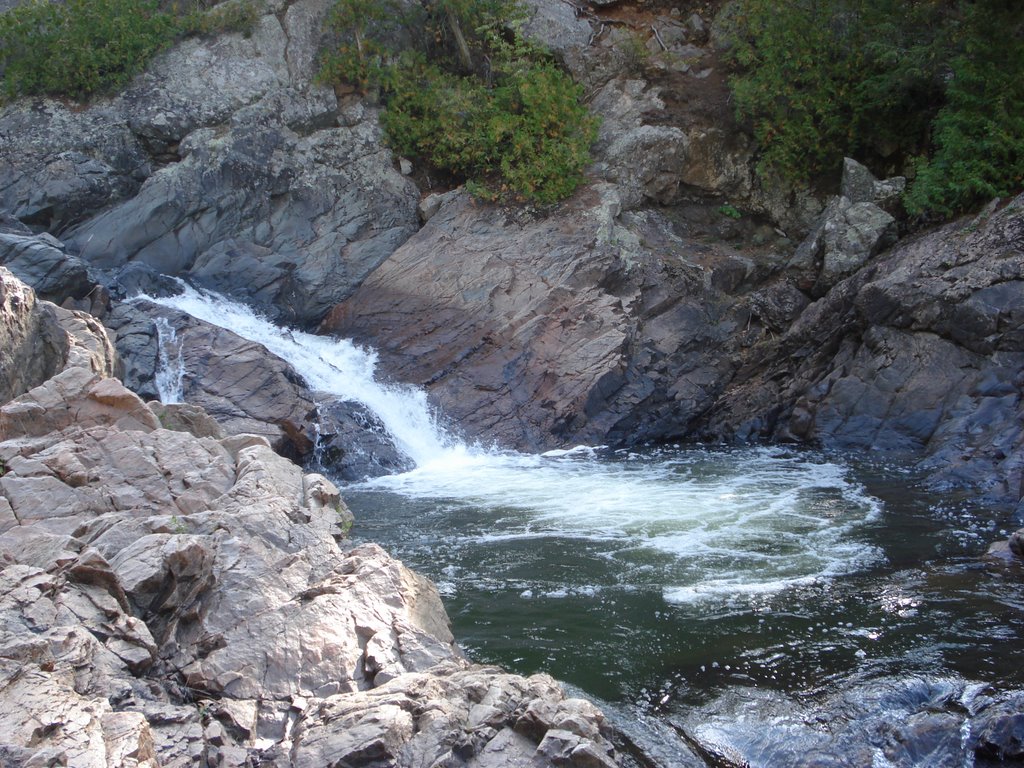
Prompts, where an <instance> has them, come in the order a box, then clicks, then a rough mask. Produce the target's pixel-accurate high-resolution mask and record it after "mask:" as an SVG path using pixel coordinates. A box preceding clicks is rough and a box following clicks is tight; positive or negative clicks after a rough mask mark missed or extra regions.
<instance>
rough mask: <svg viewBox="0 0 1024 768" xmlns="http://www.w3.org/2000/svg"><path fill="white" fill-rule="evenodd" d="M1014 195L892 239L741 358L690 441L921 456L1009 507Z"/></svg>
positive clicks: (1017, 213) (1016, 240)
mask: <svg viewBox="0 0 1024 768" xmlns="http://www.w3.org/2000/svg"><path fill="white" fill-rule="evenodd" d="M1022 311H1024V197H1018V198H1017V199H1016V200H1013V201H1011V202H1010V203H1008V204H1007V205H1005V206H1004V207H1003V208H1002V209H1001V210H999V211H997V212H995V213H992V214H991V215H990V216H985V215H983V216H981V217H979V218H977V219H975V220H973V221H972V220H964V221H959V222H954V223H952V224H948V225H946V226H945V227H942V228H941V229H938V230H936V231H933V232H929V233H926V234H922V235H918V236H916V237H913V238H910V239H908V240H906V241H904V242H901V243H899V244H898V245H897V246H896V247H895V248H893V249H892V250H890V251H888V252H887V253H884V254H882V255H880V256H878V257H876V258H875V259H873V260H872V261H870V262H868V264H866V265H865V266H864V267H863V268H861V269H860V270H858V271H857V272H856V273H855V274H854V275H853V276H851V277H849V278H846V279H845V280H842V281H840V282H839V283H838V284H837V285H836V286H835V287H834V288H832V289H831V290H830V291H829V292H828V293H827V294H826V295H825V296H823V297H822V298H821V299H819V300H818V301H815V302H814V303H813V304H811V305H810V306H809V307H808V308H807V309H806V310H805V311H803V312H802V313H801V314H800V316H799V317H798V318H797V319H796V320H795V322H794V323H793V324H792V325H791V326H790V327H789V328H788V330H787V331H786V332H785V333H784V334H783V335H782V336H780V337H778V338H776V339H765V340H764V342H763V343H762V344H760V345H759V347H757V348H755V349H754V350H752V352H751V354H750V355H749V356H748V358H747V361H746V364H745V366H744V368H743V369H742V371H741V372H740V373H739V374H738V375H737V377H736V379H735V380H734V381H733V382H732V383H731V384H730V387H729V389H728V391H727V392H726V393H725V394H724V395H723V397H721V398H720V399H719V400H718V402H717V403H716V404H715V406H714V408H712V409H711V410H710V411H709V412H708V414H707V416H706V417H704V426H703V427H702V429H701V432H702V433H703V434H705V435H708V436H716V437H737V436H738V437H741V438H744V439H746V438H752V437H758V436H762V437H771V438H775V439H779V438H782V439H796V440H812V441H821V442H824V443H826V444H828V445H833V446H840V447H846V448H871V449H883V450H885V449H890V450H906V451H910V452H916V453H918V454H923V455H924V457H925V458H924V459H923V462H922V464H923V467H924V468H926V469H927V470H928V471H929V473H930V474H931V477H932V479H933V480H934V481H937V482H939V483H941V484H943V485H944V486H956V485H962V484H967V485H969V486H974V487H980V488H981V489H983V490H985V491H987V492H989V493H990V494H992V495H993V496H995V497H998V498H1001V499H1002V500H1004V501H1010V502H1013V503H1014V504H1016V503H1017V501H1018V500H1019V499H1020V496H1021V477H1022V471H1024V432H1022V426H1021V424H1022V422H1021V416H1022V413H1024V411H1022V409H1024V401H1022V391H1024V378H1022V377H1021V371H1022V370H1024V337H1022V335H1021V327H1022V323H1024V315H1022Z"/></svg>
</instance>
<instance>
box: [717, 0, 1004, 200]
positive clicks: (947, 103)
mask: <svg viewBox="0 0 1024 768" xmlns="http://www.w3.org/2000/svg"><path fill="white" fill-rule="evenodd" d="M730 25H731V29H730V42H731V49H730V54H729V55H730V59H731V63H732V65H733V67H734V71H735V74H734V76H733V77H732V79H731V86H732V89H733V95H734V98H735V102H736V105H737V113H738V115H739V117H740V118H741V119H749V120H751V121H752V123H753V129H754V134H755V136H756V138H757V139H758V142H759V144H760V147H761V153H762V154H761V158H760V164H759V171H760V172H761V173H763V174H767V173H772V174H778V175H779V176H781V177H782V178H783V179H786V180H788V181H791V182H794V181H807V180H809V179H811V178H812V177H814V176H815V175H817V174H821V173H826V174H833V173H835V172H836V171H838V169H839V168H840V165H841V162H842V158H843V157H844V156H846V155H850V156H855V157H860V158H861V159H863V160H867V161H869V162H870V160H871V159H872V158H880V157H884V158H887V163H890V164H891V163H893V162H901V159H902V160H906V159H907V158H911V157H917V158H918V159H917V160H916V162H915V163H913V165H912V166H910V165H908V168H909V169H910V170H913V169H914V168H916V170H917V175H916V178H915V179H914V180H913V182H912V184H911V186H910V189H909V191H908V194H907V197H906V202H907V206H908V209H909V210H911V211H912V212H918V213H920V212H925V211H931V212H933V213H940V214H943V215H949V214H951V213H954V212H956V211H959V210H963V209H965V208H967V207H969V206H970V205H972V204H974V203H976V202H977V201H979V200H981V199H985V198H989V197H991V196H993V195H996V194H1007V193H1009V191H1010V190H1012V189H1017V188H1020V186H1021V179H1022V175H1024V174H1022V163H1024V160H1022V147H1024V90H1022V89H1024V79H1022V78H1021V72H1022V71H1024V67H1022V64H1024V53H1022V47H1024V41H1022V31H1024V6H1022V5H1021V4H1019V3H1016V2H1013V1H1012V0H782V1H778V0H738V1H737V3H736V7H735V11H734V13H733V15H732V18H731V20H730Z"/></svg>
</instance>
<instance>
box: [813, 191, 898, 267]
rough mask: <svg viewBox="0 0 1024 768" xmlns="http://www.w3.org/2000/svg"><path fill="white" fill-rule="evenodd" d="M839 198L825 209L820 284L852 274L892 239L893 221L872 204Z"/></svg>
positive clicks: (894, 223)
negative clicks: (834, 204)
mask: <svg viewBox="0 0 1024 768" xmlns="http://www.w3.org/2000/svg"><path fill="white" fill-rule="evenodd" d="M845 201H846V199H845V198H839V201H838V203H837V204H836V206H835V207H833V206H830V207H829V209H828V210H826V212H825V230H824V233H823V241H824V242H823V249H822V250H823V252H822V267H821V273H820V275H819V277H818V279H819V281H820V282H821V283H822V285H824V286H832V285H835V284H836V282H838V281H839V280H840V279H842V278H844V277H846V276H848V275H851V274H853V273H854V272H855V271H856V270H857V269H859V268H860V267H861V266H863V265H864V263H865V262H867V260H868V259H870V258H871V257H872V256H874V255H876V254H877V253H878V252H880V251H881V250H882V249H884V248H886V247H888V246H890V245H892V244H893V243H894V242H896V234H897V232H896V220H895V219H894V218H893V217H892V216H890V215H889V214H888V213H886V212H885V211H883V210H882V209H881V208H879V207H878V206H877V205H875V204H874V203H852V204H847V203H846V202H845Z"/></svg>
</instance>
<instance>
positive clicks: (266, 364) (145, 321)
mask: <svg viewBox="0 0 1024 768" xmlns="http://www.w3.org/2000/svg"><path fill="white" fill-rule="evenodd" d="M161 318H162V319H163V320H164V321H166V322H167V323H168V328H171V329H173V330H174V333H175V341H174V342H173V344H172V345H170V347H168V348H167V349H163V350H161V348H160V343H159V339H158V331H157V325H156V323H157V321H158V320H160V319H161ZM106 323H107V325H108V326H109V327H111V328H112V329H114V331H115V332H116V342H115V343H116V344H117V347H118V349H119V350H120V353H121V356H122V358H123V359H124V360H125V361H126V364H125V381H126V382H127V383H128V385H129V386H130V387H131V388H132V389H133V390H135V391H136V392H140V393H142V394H143V395H144V396H146V397H148V398H151V399H155V398H157V397H158V395H159V392H158V391H157V388H156V382H155V376H156V371H157V368H158V366H159V365H164V364H167V363H168V360H167V357H168V356H173V357H174V358H175V359H174V361H172V362H173V364H175V365H176V364H177V363H178V360H179V357H180V364H181V366H182V370H183V373H182V387H183V391H182V396H183V399H184V400H185V401H186V402H188V403H189V404H191V405H194V406H198V407H199V408H201V409H203V411H205V412H206V413H207V414H209V415H210V416H212V417H213V419H214V420H215V421H216V422H217V424H219V425H220V427H221V428H222V429H223V430H224V431H225V432H226V433H228V434H240V433H247V432H248V433H254V434H259V435H263V436H265V437H266V438H267V439H268V440H269V441H270V443H271V445H273V446H274V447H275V449H276V450H279V451H281V452H283V453H285V454H287V455H289V456H294V457H302V456H305V455H306V454H308V453H309V452H310V451H311V450H312V448H313V440H312V437H311V435H310V434H309V432H310V431H311V430H310V424H311V421H312V416H313V415H314V409H315V404H314V399H313V393H312V392H311V391H310V390H309V389H308V388H307V387H306V386H305V384H304V382H303V381H302V379H301V377H300V376H299V375H298V373H296V372H295V371H294V370H293V369H292V368H291V366H289V365H288V364H287V363H285V362H284V361H282V360H280V359H278V358H277V357H274V356H273V355H271V354H270V353H269V352H268V351H267V350H266V349H265V348H264V347H263V346H261V345H259V344H255V343H253V342H250V341H246V340H245V339H242V338H241V337H239V336H237V335H235V334H234V333H232V332H230V331H226V330H224V329H222V328H218V327H216V326H213V325H210V324H208V323H204V322H202V321H201V320H196V319H195V318H193V317H191V316H189V315H186V314H185V313H183V312H177V311H174V310H170V309H166V308H163V307H159V306H157V305H153V304H149V303H146V302H142V301H140V302H135V303H130V304H128V303H122V304H120V305H118V306H117V307H115V308H114V309H113V310H112V311H111V313H110V315H109V316H108V317H107V319H106ZM161 356H163V357H161Z"/></svg>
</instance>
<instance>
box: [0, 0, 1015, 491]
mask: <svg viewBox="0 0 1024 768" xmlns="http://www.w3.org/2000/svg"><path fill="white" fill-rule="evenodd" d="M327 7H328V3H327V1H326V0H298V1H297V2H287V3H286V2H283V1H280V2H277V3H271V4H269V6H268V8H267V10H268V11H270V12H268V13H267V14H266V15H264V16H263V17H261V19H260V21H259V23H258V24H257V26H256V28H255V30H254V31H253V33H252V34H251V35H250V36H249V37H244V36H242V35H238V34H228V35H222V36H220V37H217V38H212V39H210V38H205V39H198V38H197V39H191V40H187V41H185V42H183V43H181V44H179V45H178V46H176V47H175V48H174V49H172V50H171V51H169V52H167V53H165V54H163V55H161V56H160V57H158V58H157V60H156V61H155V62H154V63H153V65H152V66H151V67H150V68H149V70H148V71H147V72H146V73H145V74H143V75H141V76H140V77H138V78H136V80H135V81H134V82H133V83H132V84H131V86H130V87H129V88H127V89H126V90H125V91H124V92H123V93H121V94H119V95H117V96H114V97H109V98H101V99H96V100H95V101H94V102H93V103H91V104H90V105H88V106H86V107H85V108H83V109H70V108H69V107H68V106H67V105H66V104H63V103H61V102H59V101H56V100H33V101H21V102H16V103H14V104H11V105H9V106H7V107H6V108H4V109H3V110H2V111H0V150H2V151H0V179H3V181H2V183H0V208H2V209H3V210H4V218H3V219H0V230H2V231H0V262H2V263H6V264H8V266H9V267H10V268H11V269H12V270H14V271H15V272H16V273H17V274H19V275H20V276H21V277H22V278H23V279H25V280H26V281H27V282H29V283H30V284H31V285H33V286H34V287H36V289H37V290H38V291H40V293H41V295H43V296H44V297H47V298H51V299H54V300H56V301H58V302H65V301H69V300H71V301H73V302H74V306H76V307H78V308H80V309H85V310H88V311H91V312H93V313H94V314H95V315H97V316H98V317H100V318H101V319H103V320H104V321H105V322H106V323H107V324H108V325H109V327H111V328H112V329H114V330H115V331H116V333H115V343H116V344H117V347H118V350H119V352H120V353H121V356H122V359H123V360H124V365H125V381H126V383H127V384H128V386H129V387H130V388H132V389H133V390H135V391H136V392H139V393H142V394H144V395H146V396H153V395H155V389H154V386H155V385H154V380H153V377H154V373H155V368H156V363H157V360H158V338H157V336H158V334H157V331H156V326H155V324H154V322H155V321H157V319H158V318H160V317H163V318H164V319H163V320H162V321H159V322H169V323H171V326H169V327H173V329H174V331H175V332H176V333H177V334H179V335H180V336H181V337H182V338H183V339H185V343H184V345H183V348H184V349H185V350H186V355H187V356H188V357H189V359H188V360H187V361H186V369H187V370H188V375H187V377H186V379H185V382H184V385H185V387H186V390H187V397H188V399H189V401H190V402H197V403H198V404H200V405H202V406H204V407H205V408H207V410H209V411H210V412H211V413H212V414H213V415H214V416H216V417H217V418H218V419H220V420H222V421H224V420H227V421H228V422H233V424H232V425H230V426H231V428H233V429H244V430H245V431H250V432H257V433H260V434H263V435H265V436H266V437H267V438H268V439H269V440H270V441H271V443H272V445H273V446H274V447H275V448H276V449H277V450H279V451H280V452H282V453H284V454H285V455H288V456H291V457H293V458H297V459H302V458H303V457H306V456H308V454H309V452H310V450H311V449H312V446H313V442H314V436H315V434H316V432H317V430H319V432H320V433H321V434H333V433H335V431H336V429H341V427H338V426H337V424H334V425H328V426H326V427H325V426H324V425H318V424H317V421H318V419H319V416H318V412H317V409H316V408H314V407H313V402H314V400H315V397H314V395H313V393H310V392H308V391H305V390H304V388H303V385H302V384H301V382H299V381H298V380H297V379H296V378H295V377H294V376H293V375H290V374H289V372H288V371H287V370H285V369H283V368H281V367H280V366H279V365H278V364H276V363H274V362H269V361H267V360H266V358H264V357H263V356H262V353H261V352H260V351H259V349H258V348H253V347H248V346H245V345H244V344H243V345H241V346H239V342H238V341H237V339H233V338H231V337H228V336H225V335H224V334H222V333H221V332H219V331H217V330H216V329H211V328H209V327H207V326H204V325H203V324H197V323H195V322H194V321H190V320H188V319H186V318H185V317H184V316H180V315H178V316H173V317H172V316H171V315H169V314H168V313H167V312H166V311H160V310H156V309H154V308H153V307H152V306H149V305H146V304H144V303H136V304H130V305H127V304H123V303H118V302H117V301H115V302H114V304H113V305H111V304H110V296H111V295H113V297H114V298H115V299H117V298H118V297H120V296H124V295H129V294H131V293H133V292H137V291H139V290H142V291H146V292H151V293H153V292H155V293H159V292H162V291H167V290H174V288H173V285H170V284H169V283H168V282H167V280H166V278H163V277H161V276H160V275H164V274H166V275H175V276H187V277H188V278H189V279H190V280H192V281H195V282H197V283H199V284H201V285H205V286H208V287H211V288H215V289H217V290H220V291H223V292H226V293H228V294H229V295H232V296H233V297H235V298H240V299H242V300H245V301H247V302H249V303H252V304H254V305H255V306H257V307H259V308H260V309H261V310H263V311H264V312H267V313H269V314H270V315H271V316H273V317H274V318H275V319H278V320H282V321H285V322H288V323H291V324H295V325H299V326H302V327H306V328H310V327H317V326H318V327H319V328H320V329H321V330H323V331H325V332H338V333H343V334H347V335H350V336H352V337H354V338H355V339H356V340H358V341H362V342H365V343H368V344H371V345H373V346H374V347H376V348H378V349H379V350H380V351H381V363H382V367H383V368H384V370H385V372H386V373H388V374H390V375H391V376H393V377H395V378H397V379H400V380H404V381H409V382H411V383H415V384H419V385H422V386H424V387H426V388H427V390H428V391H429V392H430V394H431V396H432V397H433V398H434V400H435V402H436V403H437V404H438V405H439V406H440V407H441V408H442V409H443V410H444V411H445V412H446V413H447V414H448V415H449V416H450V417H451V419H452V420H453V422H454V423H455V424H456V425H457V426H458V428H459V429H460V430H461V431H463V432H464V433H465V434H466V435H467V436H469V437H473V438H482V439H484V440H487V441H497V442H499V443H501V444H503V445H506V446H508V447H515V448H522V449H528V450H538V449H546V448H552V447H562V446H567V445H572V444H574V443H589V444H601V443H603V444H613V445H638V444H643V443H647V442H662V441H669V440H678V439H692V438H695V437H696V438H700V439H705V440H708V439H710V440H726V441H749V440H771V441H778V440H783V441H795V442H800V443H807V444H812V445H824V446H826V447H837V448H843V449H849V448H856V449H866V450H872V451H876V450H882V451H899V452H909V453H911V454H915V455H917V456H918V457H919V459H918V460H919V462H920V465H921V467H922V468H924V469H925V470H927V471H928V472H929V473H930V475H931V482H932V483H933V484H934V485H935V486H936V487H938V488H951V487H963V488H968V489H972V490H973V491H981V492H983V493H985V494H986V495H987V496H989V497H990V498H992V499H993V500H994V501H998V502H1000V503H1006V504H1017V503H1018V502H1019V500H1020V493H1021V467H1022V464H1024V454H1022V448H1021V445H1022V440H1021V432H1020V423H1019V421H1020V413H1021V410H1020V409H1021V386H1022V383H1021V381H1020V380H1019V376H1018V375H1017V372H1018V371H1019V370H1020V368H1021V363H1022V360H1024V350H1022V347H1021V340H1020V338H1019V336H1020V332H1019V326H1020V318H1019V317H1018V315H1019V306H1020V304H1021V285H1024V280H1022V270H1024V266H1022V262H1024V256H1022V247H1021V239H1020V227H1021V221H1022V218H1024V214H1022V212H1021V205H1022V201H1021V200H1017V201H1011V202H1008V203H1007V202H1005V201H1004V202H1003V203H1001V204H997V205H995V206H994V207H993V208H991V209H990V210H988V211H986V212H985V213H984V214H982V215H980V216H979V217H977V219H969V220H965V221H962V222H958V223H954V224H951V225H948V226H946V227H945V228H942V229H940V230H937V231H934V232H931V233H926V234H923V235H918V236H915V237H914V238H913V239H910V240H907V241H903V242H899V243H896V244H895V245H894V244H893V243H894V240H895V239H896V236H897V234H898V229H899V221H898V219H897V218H896V217H894V216H893V215H892V214H897V216H898V214H899V211H898V200H897V197H896V196H897V195H898V192H899V190H900V183H901V180H899V179H895V180H889V181H877V180H874V179H873V178H872V177H871V176H870V174H869V173H868V172H867V171H866V169H864V168H862V167H860V166H858V165H857V164H856V163H853V162H852V161H849V162H848V163H847V168H846V173H845V176H844V180H843V184H842V188H841V189H839V190H837V191H839V192H840V193H841V194H840V195H839V196H836V197H834V198H833V199H832V200H831V202H828V201H827V200H826V199H824V198H816V197H814V196H812V195H810V194H809V193H808V192H807V191H806V190H804V191H800V192H798V191H795V190H792V189H787V188H783V187H781V186H778V185H776V186H775V187H766V186H765V182H764V181H762V180H759V179H758V177H757V176H756V174H754V172H753V167H754V162H755V160H756V148H755V147H753V146H752V145H751V143H750V141H749V140H747V139H745V138H744V134H743V131H742V130H741V129H740V127H739V126H736V125H735V124H734V123H733V122H732V117H731V114H730V111H729V109H728V108H727V103H726V102H727V90H726V84H725V79H724V76H723V71H722V67H721V64H720V62H719V58H718V49H717V48H716V45H717V44H718V42H719V39H718V37H717V32H716V29H717V28H716V26H715V24H714V20H713V19H712V18H711V17H702V16H701V15H700V14H692V15H689V16H686V15H684V14H679V13H676V14H668V13H664V14H660V13H659V12H658V11H657V10H652V9H648V8H645V7H642V6H635V7H634V6H629V7H623V8H620V9H618V10H617V11H614V12H612V11H608V10H602V9H600V8H597V9H595V10H586V11H585V12H583V11H578V10H577V11H575V12H574V11H573V9H572V8H570V7H569V6H568V5H566V4H565V3H553V2H546V1H540V0H538V1H537V2H534V3H533V4H531V6H530V7H531V13H532V20H531V21H530V23H529V24H528V25H527V31H528V32H530V33H531V34H533V35H534V36H535V37H536V38H537V39H539V40H541V41H542V42H544V43H545V44H547V45H549V46H550V48H551V50H552V51H553V52H554V53H555V54H556V55H557V56H558V57H559V58H560V59H561V60H562V61H564V62H565V64H566V66H567V67H569V69H570V70H571V71H572V72H573V73H574V74H575V75H576V77H577V78H578V79H580V80H581V81H582V82H584V83H585V84H586V85H587V88H588V90H589V95H590V105H591V108H592V110H593V111H595V112H596V113H597V114H598V115H599V116H600V117H601V118H602V124H601V132H600V135H599V137H598V140H597V143H596V145H595V162H594V165H593V166H592V168H591V169H590V176H591V181H590V183H589V184H588V185H586V186H585V187H584V188H583V189H582V190H581V191H580V192H579V193H578V194H577V195H575V196H574V197H573V198H572V199H570V200H568V201H566V202H565V203H563V204H560V205H558V206H554V207H552V208H548V209H544V210H534V209H529V208H523V207H509V208H506V207H501V206H494V205H490V204H483V203H481V202H479V201H474V200H472V199H470V198H469V196H468V195H466V194H464V193H462V192H460V191H458V190H455V191H450V192H446V193H443V194H430V193H424V194H423V195H422V200H421V199H420V197H421V192H420V190H417V188H416V185H415V184H413V182H412V181H411V177H409V176H404V175H403V174H402V173H401V169H402V168H404V169H405V170H406V171H408V169H409V166H408V163H405V165H403V164H402V163H399V162H398V158H395V157H393V156H392V155H391V153H390V152H389V151H388V150H387V149H386V147H384V146H383V144H382V141H381V131H380V127H379V125H378V122H377V115H378V109H377V108H376V107H375V106H373V104H372V103H371V102H370V101H369V100H368V99H363V98H360V97H359V96H358V95H357V94H352V93H347V94H344V93H341V94H336V93H335V92H334V91H332V90H330V89H328V88H325V87H322V86H320V85H317V84H315V82H314V81H313V79H312V74H313V72H314V70H315V60H316V55H317V48H318V45H319V43H320V38H319V32H318V31H317V30H318V28H319V27H318V25H319V23H320V20H321V19H322V17H323V14H324V13H325V12H326V9H327ZM609 14H610V15H609ZM651 29H654V30H655V31H656V32H657V35H655V34H654V33H652V32H651V31H650V30H651ZM647 38H649V39H647ZM638 40H639V41H641V42H643V41H644V40H646V50H648V54H649V55H648V56H646V57H642V61H640V62H638V61H636V60H634V59H635V58H636V57H633V59H631V58H630V56H629V52H630V50H631V48H630V46H631V45H632V46H633V48H635V47H636V46H635V43H636V42H637V41H638ZM634 53H635V51H634ZM684 96H685V98H683V97H684ZM417 178H418V179H419V181H420V182H421V183H427V182H428V181H429V180H428V179H426V178H425V177H422V175H420V176H417ZM726 201H728V203H727V204H723V203H725V202H726ZM423 222H426V223H425V224H424V223H423ZM800 243H802V244H800ZM798 245H799V247H798ZM96 282H101V283H103V284H104V285H105V286H106V288H103V289H97V288H95V287H94V285H95V283H96ZM199 348H203V349H206V348H210V349H215V350H217V351H218V352H222V353H224V354H202V353H200V352H197V351H195V350H197V349H199ZM225 361H226V362H225ZM252 377H257V378H258V380H259V382H261V383H260V384H259V385H258V386H257V384H256V383H253V382H254V381H255V380H254V379H253V378H252ZM243 381H245V382H246V383H245V384H244V385H240V382H243ZM269 392H272V393H273V394H272V395H266V394H260V393H269ZM357 422H358V419H356V423H353V420H352V419H342V420H341V423H342V426H343V427H344V429H345V430H346V434H348V435H350V436H351V435H354V434H356V435H357V434H358V433H359V431H360V430H359V427H358V423H357ZM355 439H357V440H358V439H361V438H358V437H356V438H355ZM370 454H373V455H375V456H377V458H375V459H374V460H373V461H370V462H369V463H366V464H364V465H360V464H358V463H356V464H354V465H351V466H346V467H345V468H344V469H343V470H341V471H342V473H343V474H346V476H359V475H360V473H366V472H380V471H386V469H387V468H388V467H391V466H397V465H398V464H399V463H400V462H396V460H395V458H394V456H393V455H388V449H387V448H386V447H385V448H382V449H381V452H380V454H379V456H378V454H377V453H375V452H373V451H371V452H370Z"/></svg>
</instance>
